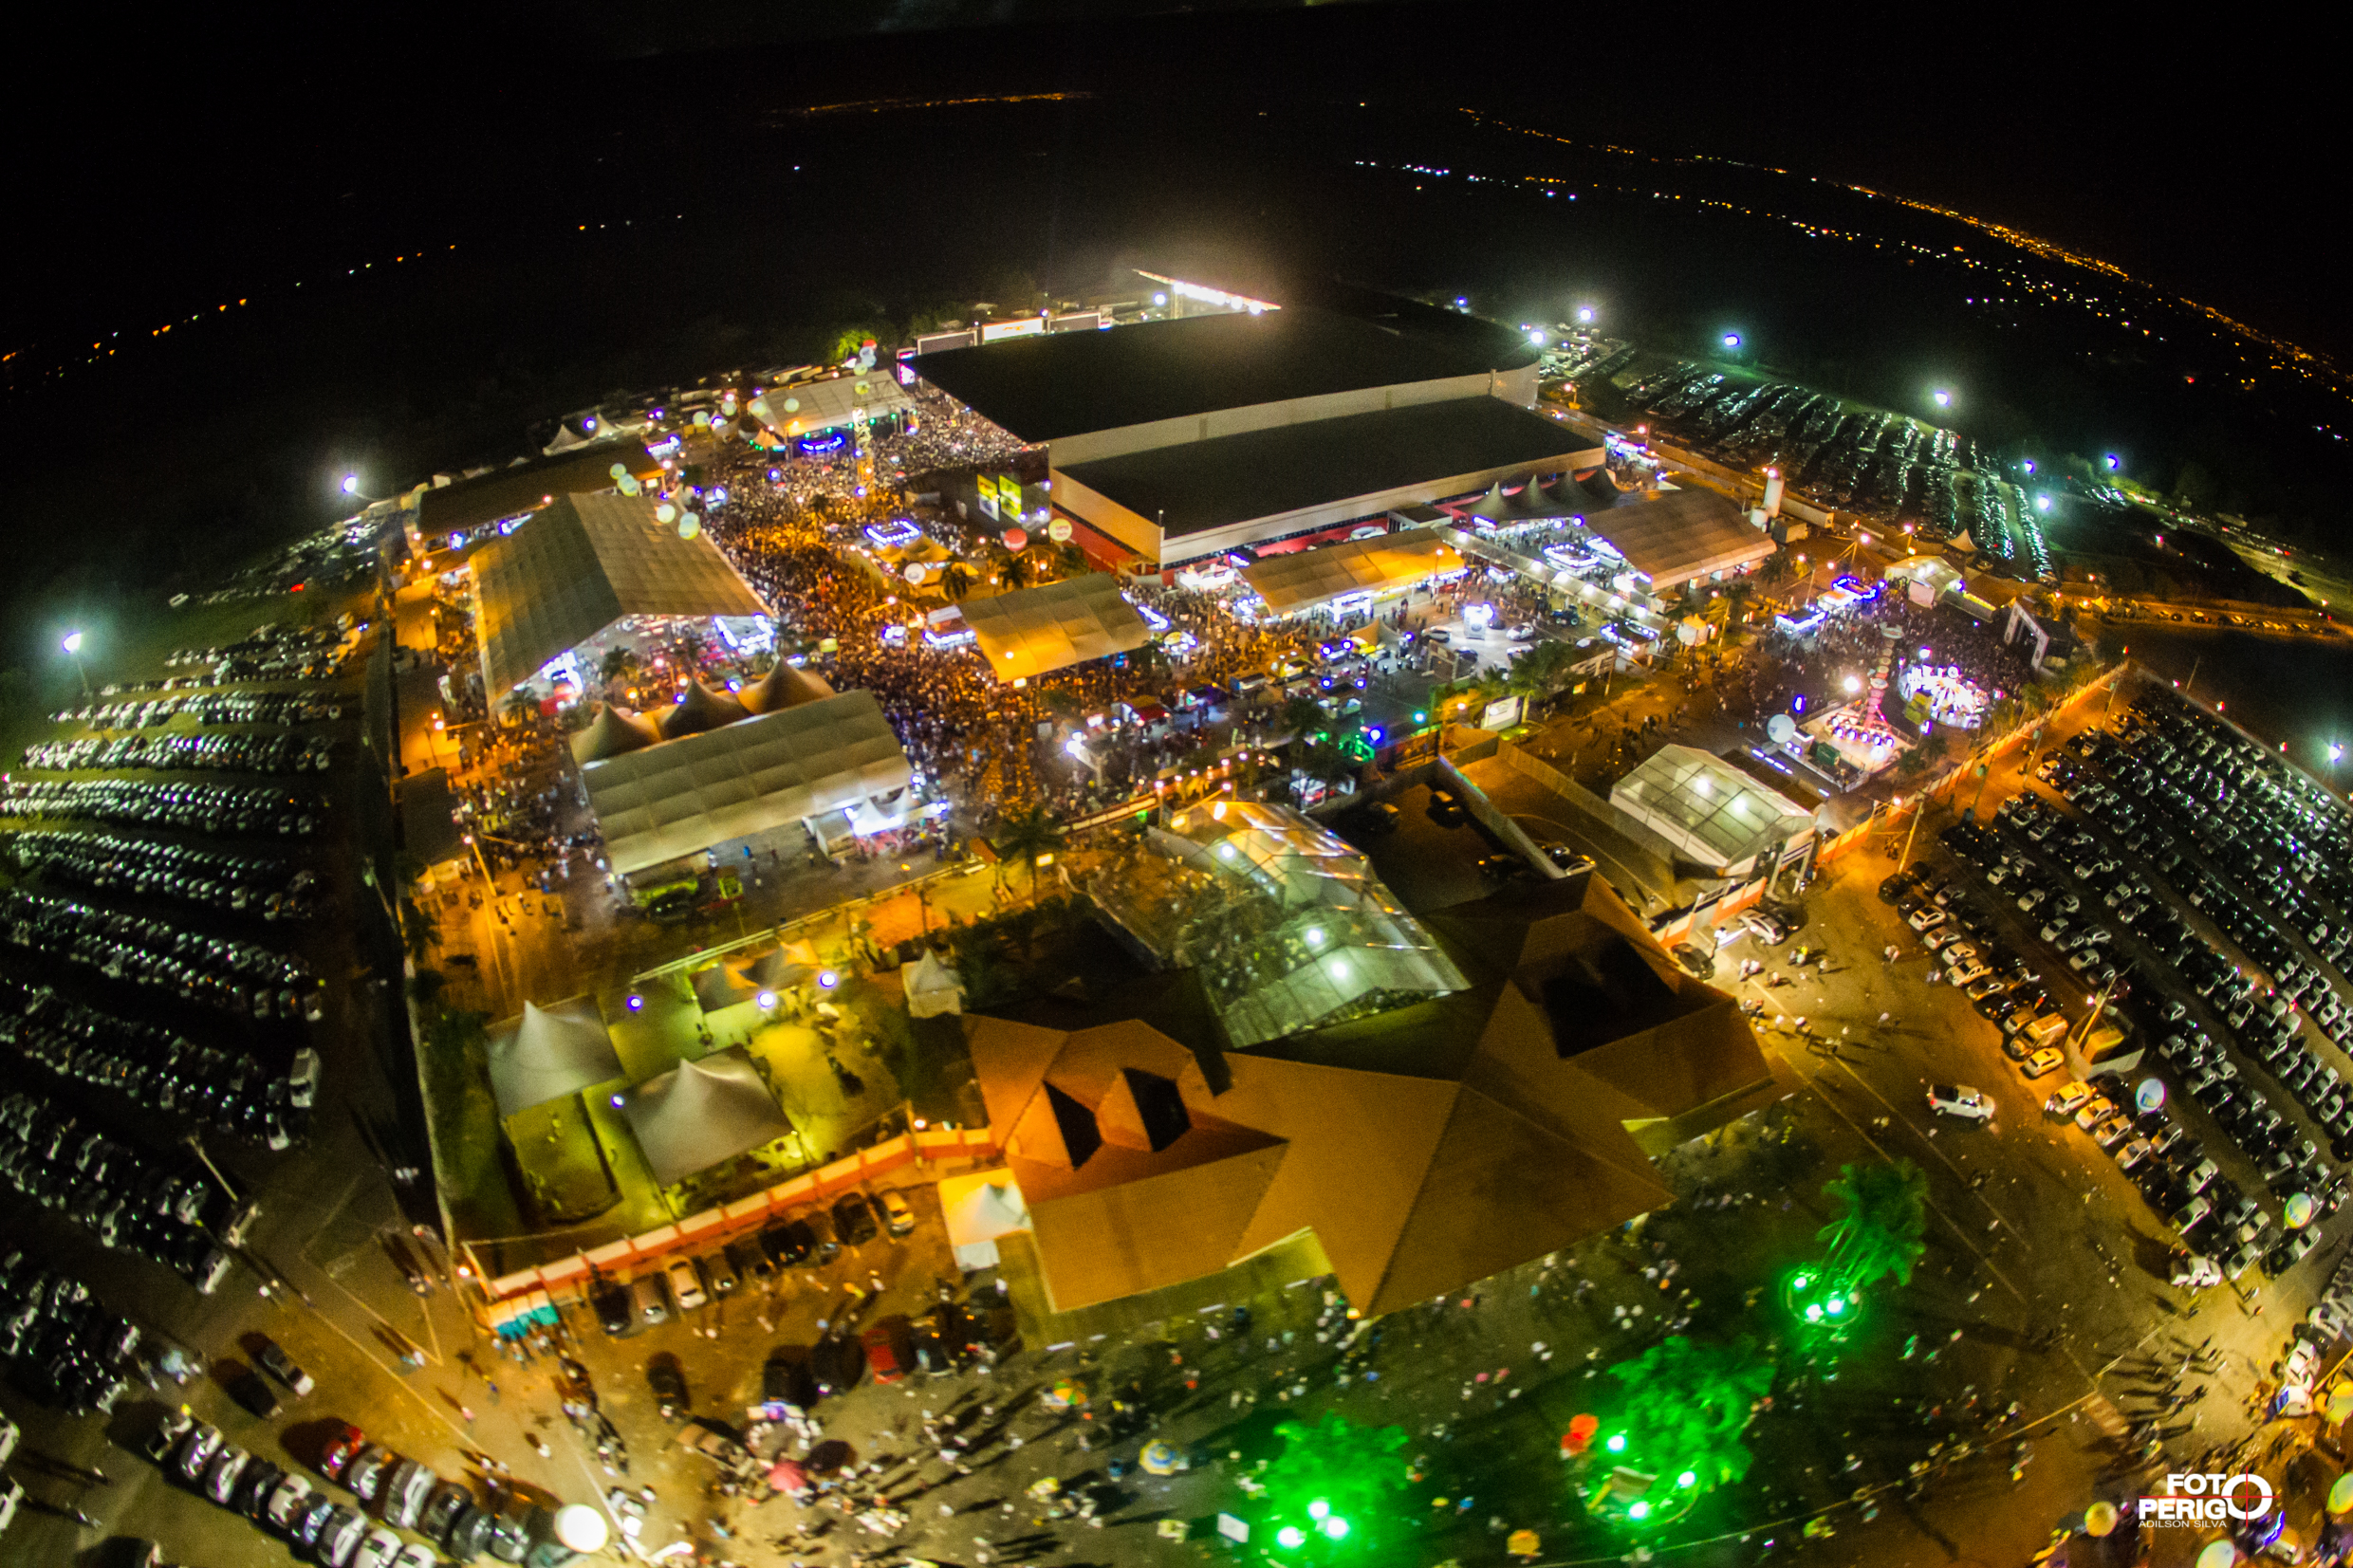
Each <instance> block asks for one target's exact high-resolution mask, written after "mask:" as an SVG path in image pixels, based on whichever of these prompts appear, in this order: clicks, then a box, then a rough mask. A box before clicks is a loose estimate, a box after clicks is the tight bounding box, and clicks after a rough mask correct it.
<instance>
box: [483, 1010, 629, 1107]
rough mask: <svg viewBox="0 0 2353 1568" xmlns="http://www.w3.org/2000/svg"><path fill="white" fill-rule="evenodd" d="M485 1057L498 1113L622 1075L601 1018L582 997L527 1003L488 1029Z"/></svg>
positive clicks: (618, 1059) (578, 1090) (545, 1101)
mask: <svg viewBox="0 0 2353 1568" xmlns="http://www.w3.org/2000/svg"><path fill="white" fill-rule="evenodd" d="M489 1056H490V1066H491V1096H492V1097H493V1098H496V1100H497V1101H498V1114H499V1115H500V1116H513V1115H514V1114H515V1113H516V1112H518V1111H528V1110H529V1109H530V1108H531V1107H532V1106H534V1105H544V1104H546V1103H547V1101H549V1100H551V1099H562V1098H564V1097H565V1095H570V1094H577V1093H579V1092H580V1091H581V1090H583V1089H586V1088H589V1087H592V1086H593V1085H595V1084H599V1083H607V1082H610V1081H611V1080H612V1079H617V1078H619V1077H621V1058H619V1057H617V1056H615V1055H614V1054H613V1037H612V1036H611V1035H610V1034H608V1033H606V1032H605V1028H604V1017H603V1015H602V1013H600V1012H598V1011H597V1005H596V1002H595V1001H594V999H592V998H589V997H585V996H576V997H573V998H572V999H571V1000H570V1001H568V1002H559V1003H556V1004H555V1005H552V1006H548V1007H542V1006H539V1005H536V1004H534V1003H530V1002H526V1003H525V1004H523V1016H522V1017H520V1018H513V1019H509V1020H508V1021H507V1022H506V1023H504V1024H497V1025H495V1026H494V1027H492V1028H491V1031H490V1050H489Z"/></svg>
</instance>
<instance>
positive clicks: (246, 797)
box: [0, 779, 325, 839]
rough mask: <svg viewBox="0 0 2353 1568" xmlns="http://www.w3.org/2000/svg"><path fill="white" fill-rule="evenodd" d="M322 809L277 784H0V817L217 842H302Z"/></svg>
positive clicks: (302, 794) (119, 781)
mask: <svg viewBox="0 0 2353 1568" xmlns="http://www.w3.org/2000/svg"><path fill="white" fill-rule="evenodd" d="M324 816H325V806H324V802H321V801H320V800H319V799H318V798H317V797H315V796H313V795H310V794H308V793H306V792H305V791H302V790H295V789H288V788H287V787H286V786H284V785H282V784H198V783H196V782H195V781H193V780H168V781H167V780H157V779H23V780H11V781H9V783H7V784H0V818H14V819H18V820H23V819H28V818H31V819H38V818H48V819H51V820H54V821H84V822H121V823H128V824H135V825H137V826H139V827H176V828H183V829H186V830H187V831H189V832H192V833H209V834H212V835H213V837H215V838H239V839H270V838H276V839H307V838H309V837H310V836H311V834H313V833H315V832H317V831H318V827H319V823H320V821H322V820H323V819H324Z"/></svg>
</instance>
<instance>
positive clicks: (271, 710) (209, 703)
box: [56, 688, 343, 730]
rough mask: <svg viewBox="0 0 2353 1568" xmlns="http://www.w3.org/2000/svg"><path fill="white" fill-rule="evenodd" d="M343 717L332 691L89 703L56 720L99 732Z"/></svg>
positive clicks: (206, 691)
mask: <svg viewBox="0 0 2353 1568" xmlns="http://www.w3.org/2000/svg"><path fill="white" fill-rule="evenodd" d="M56 717H57V721H58V722H59V723H60V724H68V723H72V724H86V725H88V726H89V727H90V728H91V729H113V730H126V729H157V728H158V727H160V726H163V725H167V724H170V723H171V722H172V721H173V720H175V719H187V720H189V721H190V722H191V723H194V724H213V725H235V724H242V725H271V724H274V725H277V726H279V727H280V728H282V729H290V728H292V727H293V726H295V725H298V724H319V723H324V722H326V721H328V720H332V719H340V718H342V717H343V702H342V700H341V699H340V698H339V696H338V695H337V694H336V693H335V692H332V691H320V692H243V691H232V692H224V691H220V690H217V689H210V688H198V689H195V690H192V691H186V692H177V693H174V694H170V695H165V696H160V697H146V698H143V699H125V700H123V701H120V702H95V703H84V704H83V706H82V707H80V708H68V709H66V710H64V711H62V712H60V713H58V714H57V715H56Z"/></svg>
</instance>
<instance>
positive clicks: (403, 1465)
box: [147, 1347, 529, 1568]
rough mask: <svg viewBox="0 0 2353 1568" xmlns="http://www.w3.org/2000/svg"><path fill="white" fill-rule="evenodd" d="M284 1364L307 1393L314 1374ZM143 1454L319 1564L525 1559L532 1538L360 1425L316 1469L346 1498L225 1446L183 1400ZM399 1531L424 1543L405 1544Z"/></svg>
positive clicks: (371, 1566) (422, 1566)
mask: <svg viewBox="0 0 2353 1568" xmlns="http://www.w3.org/2000/svg"><path fill="white" fill-rule="evenodd" d="M271 1348H274V1347H271ZM265 1364H267V1363H266V1362H265ZM287 1367H288V1369H289V1371H290V1372H291V1373H292V1374H293V1376H294V1377H297V1378H300V1379H301V1380H302V1383H303V1384H304V1385H307V1383H308V1381H309V1380H308V1378H307V1377H306V1376H305V1375H304V1374H302V1372H301V1369H300V1368H295V1367H292V1365H291V1363H287ZM249 1375H250V1374H249ZM279 1375H280V1376H281V1380H282V1381H284V1380H286V1378H285V1374H279ZM255 1381H256V1382H258V1381H259V1379H258V1378H256V1379H255ZM294 1386H295V1385H294V1384H293V1383H292V1382H290V1381H288V1382H287V1387H288V1388H289V1389H291V1388H293V1387H294ZM303 1392H305V1393H307V1387H305V1388H304V1390H303ZM272 1403H273V1404H274V1399H273V1401H272ZM147 1455H148V1457H149V1458H151V1459H153V1460H154V1461H155V1462H156V1463H157V1465H159V1466H162V1467H164V1468H165V1469H166V1470H167V1471H168V1472H169V1473H171V1474H172V1475H174V1476H176V1477H177V1478H178V1479H179V1480H180V1481H182V1482H183V1483H185V1484H186V1485H189V1486H191V1487H194V1488H195V1490H196V1491H198V1492H200V1493H202V1494H203V1495H204V1496H206V1497H208V1498H211V1499H212V1500H213V1502H214V1503H218V1504H220V1505H221V1506H222V1507H224V1508H229V1509H232V1510H234V1511H235V1512H237V1513H240V1514H243V1515H245V1516H246V1517H247V1518H248V1519H250V1520H252V1521H253V1522H255V1523H257V1524H263V1525H266V1526H268V1527H269V1528H270V1529H271V1530H273V1531H275V1532H276V1533H277V1534H278V1535H279V1536H281V1537H282V1538H284V1540H286V1542H287V1545H288V1546H290V1547H293V1548H294V1549H296V1550H298V1551H302V1552H305V1553H307V1554H308V1555H309V1556H310V1558H311V1559H312V1560H314V1561H316V1562H318V1563H320V1564H321V1565H322V1568H434V1565H435V1563H437V1562H438V1561H439V1556H438V1553H440V1552H446V1553H448V1554H449V1555H450V1556H451V1557H453V1558H454V1559H456V1560H458V1561H460V1562H471V1561H472V1560H473V1559H476V1558H478V1557H480V1556H482V1555H483V1554H485V1553H486V1552H487V1553H488V1554H489V1555H490V1556H491V1557H492V1558H494V1559H496V1560H498V1561H501V1562H520V1561H522V1560H523V1557H524V1553H525V1552H526V1550H527V1549H528V1544H529V1536H528V1532H527V1530H526V1529H525V1527H524V1524H523V1522H522V1521H521V1520H519V1519H517V1518H515V1517H513V1516H512V1515H511V1514H510V1513H506V1512H502V1511H500V1510H498V1509H495V1508H488V1507H485V1506H483V1505H482V1504H480V1503H476V1502H475V1501H474V1497H473V1494H472V1492H471V1491H469V1490H468V1489H467V1488H466V1487H465V1486H463V1485H459V1484H458V1483H456V1482H454V1481H445V1480H443V1479H442V1478H441V1477H440V1476H438V1475H436V1474H435V1473H434V1472H433V1470H432V1469H430V1468H429V1467H426V1466H424V1465H421V1464H419V1463H418V1462H417V1461H416V1460H413V1459H403V1458H402V1457H401V1456H400V1455H398V1454H397V1453H394V1452H393V1451H392V1450H391V1449H389V1448H385V1447H384V1446H383V1445H381V1444H380V1443H371V1442H369V1441H368V1440H367V1437H366V1434H365V1433H363V1432H361V1430H360V1429H358V1428H357V1427H349V1426H346V1427H343V1428H341V1429H340V1430H337V1431H336V1432H335V1433H334V1434H333V1435H332V1436H330V1437H329V1438H328V1440H327V1442H326V1445H325V1448H324V1451H323V1452H322V1454H321V1456H320V1460H319V1466H318V1470H319V1474H320V1475H322V1476H324V1478H325V1479H326V1480H328V1481H330V1482H334V1483H337V1484H338V1485H342V1486H343V1487H344V1488H345V1489H346V1490H348V1491H349V1493H350V1494H351V1497H352V1499H353V1501H352V1502H348V1503H347V1502H343V1501H342V1500H341V1499H339V1498H338V1497H336V1496H335V1495H334V1494H333V1493H331V1492H329V1491H327V1490H326V1489H325V1488H324V1487H323V1486H320V1485H316V1484H315V1483H313V1482H312V1481H311V1479H310V1477H308V1476H306V1475H305V1474H303V1473H302V1472H301V1471H300V1470H296V1469H289V1468H287V1467H285V1466H282V1465H278V1464H275V1463H273V1462H271V1461H269V1460H268V1459H264V1458H262V1457H261V1456H259V1455H258V1454H253V1453H250V1452H248V1451H247V1450H246V1449H244V1448H239V1447H238V1446H236V1445H235V1444H233V1443H231V1442H229V1441H228V1440H227V1439H226V1438H225V1437H224V1436H223V1435H222V1433H221V1431H220V1429H218V1428H217V1427H213V1426H209V1425H207V1424H205V1423H203V1422H200V1421H197V1420H196V1419H195V1416H194V1415H193V1414H192V1413H190V1411H188V1409H187V1407H186V1406H182V1407H181V1408H180V1410H179V1411H177V1412H176V1413H175V1414H173V1415H171V1416H169V1417H167V1418H166V1419H165V1420H164V1422H163V1424H162V1425H161V1426H160V1427H159V1428H157V1430H156V1432H155V1434H154V1436H152V1437H150V1438H149V1439H148V1442H147ZM369 1508H373V1509H374V1510H375V1516H376V1517H375V1518H373V1519H371V1518H370V1517H369V1515H368V1513H367V1511H366V1510H367V1509H369ZM401 1531H408V1532H412V1533H413V1534H415V1535H417V1536H421V1537H422V1538H424V1539H422V1540H402V1538H401V1536H400V1534H399V1532H401Z"/></svg>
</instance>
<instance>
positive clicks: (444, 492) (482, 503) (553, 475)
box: [417, 441, 661, 536]
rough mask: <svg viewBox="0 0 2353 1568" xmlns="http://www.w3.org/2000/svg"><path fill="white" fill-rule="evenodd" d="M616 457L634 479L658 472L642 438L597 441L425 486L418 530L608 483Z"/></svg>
mask: <svg viewBox="0 0 2353 1568" xmlns="http://www.w3.org/2000/svg"><path fill="white" fill-rule="evenodd" d="M616 463H619V464H620V465H621V467H622V469H623V470H626V471H627V472H629V473H630V474H632V475H634V476H635V477H637V478H639V479H651V478H653V477H654V476H655V475H657V474H658V473H660V472H661V465H660V464H659V463H658V462H656V461H655V460H654V458H653V455H652V453H650V452H647V451H646V450H645V443H644V442H642V441H599V442H595V443H593V444H592V445H589V446H584V447H576V448H573V449H571V450H569V451H566V452H561V453H556V454H551V455H549V456H547V457H542V458H536V459H534V460H532V461H530V462H528V463H513V464H510V465H509V466H508V467H506V468H503V469H492V470H491V471H490V472H488V473H478V474H475V475H474V476H473V477H472V478H471V479H460V480H457V481H456V482H454V484H448V485H435V486H428V487H426V488H425V489H423V490H421V491H420V492H419V493H418V495H417V531H418V532H419V533H422V534H425V535H427V536H438V535H441V534H445V533H449V532H452V531H454V530H456V529H462V528H471V527H473V526H475V525H477V524H481V523H495V522H497V521H498V520H499V519H500V518H502V517H513V516H516V515H517V514H519V513H522V512H527V511H529V510H531V509H532V508H534V507H540V506H543V505H545V504H546V503H547V501H548V500H549V498H551V497H554V496H558V495H567V494H573V493H576V492H578V491H582V490H604V489H612V488H613V465H614V464H616Z"/></svg>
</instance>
